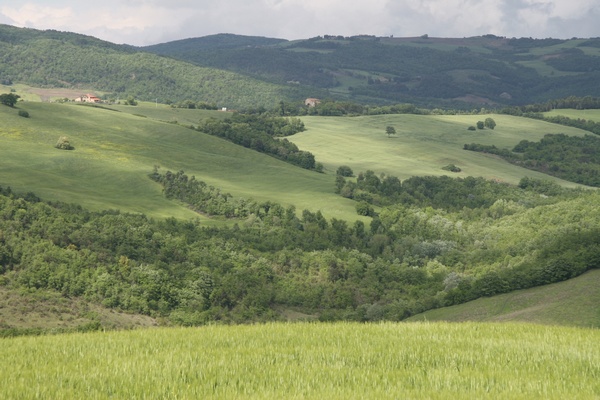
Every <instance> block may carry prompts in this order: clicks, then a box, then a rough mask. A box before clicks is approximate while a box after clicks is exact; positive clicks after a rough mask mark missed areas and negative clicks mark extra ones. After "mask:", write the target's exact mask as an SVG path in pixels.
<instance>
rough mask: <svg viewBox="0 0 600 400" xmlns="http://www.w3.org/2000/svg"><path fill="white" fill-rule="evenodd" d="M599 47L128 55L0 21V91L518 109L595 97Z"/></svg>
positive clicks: (281, 43)
mask: <svg viewBox="0 0 600 400" xmlns="http://www.w3.org/2000/svg"><path fill="white" fill-rule="evenodd" d="M598 41H599V40H598V39H589V40H575V39H572V40H555V39H552V40H535V39H507V38H502V37H496V36H493V35H486V36H482V37H473V38H463V39H441V38H420V39H415V38H413V39H402V38H386V37H381V38H380V37H374V36H357V37H340V36H324V37H315V38H310V39H306V40H298V41H286V40H281V39H269V38H257V37H245V36H236V35H214V36H208V37H204V38H196V39H187V40H183V41H175V42H170V43H164V44H159V45H155V46H149V47H144V48H136V47H133V46H127V45H116V44H113V43H108V42H104V41H101V40H98V39H95V38H93V37H89V36H84V35H78V34H73V33H68V32H58V31H52V30H49V31H38V30H34V29H21V28H15V27H11V26H7V25H0V66H1V67H2V68H0V83H4V84H10V83H12V82H19V83H24V84H28V85H31V86H36V87H64V88H71V89H78V88H90V87H93V88H95V89H96V90H98V91H100V92H103V93H104V95H103V97H104V98H105V99H106V100H116V99H124V98H127V96H133V97H135V98H138V99H140V100H147V101H156V100H158V101H159V102H161V103H177V102H181V101H182V100H184V99H188V100H189V101H191V102H193V103H204V104H210V105H213V104H216V105H217V106H218V107H228V108H235V109H239V110H241V109H251V108H254V107H260V106H262V107H267V108H270V107H273V106H275V105H276V104H277V103H279V102H280V101H282V100H283V101H286V102H292V103H294V102H301V101H303V100H304V99H305V98H307V97H318V98H321V99H327V98H331V99H335V100H338V101H352V102H355V103H362V104H372V105H386V104H393V103H412V104H416V105H418V106H420V107H427V108H431V107H444V108H458V109H471V108H472V107H473V106H486V107H490V106H492V107H498V106H502V105H517V106H520V105H524V104H529V103H534V102H542V101H546V100H547V99H548V98H561V97H566V96H570V95H575V96H586V95H591V96H600V92H599V90H600V89H598V86H597V85H595V82H597V81H598V77H599V74H600V70H599V68H598V65H600V63H599V62H598V56H597V55H596V53H595V51H596V49H597V48H598V44H597V43H598ZM158 55H160V56H158ZM547 55H551V57H548V56H547ZM547 71H550V72H547Z"/></svg>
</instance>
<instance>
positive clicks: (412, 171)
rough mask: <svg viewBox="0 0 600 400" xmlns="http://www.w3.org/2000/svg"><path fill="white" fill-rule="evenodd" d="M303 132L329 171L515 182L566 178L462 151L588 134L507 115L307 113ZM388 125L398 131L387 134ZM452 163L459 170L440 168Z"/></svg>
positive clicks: (299, 140)
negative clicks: (488, 123) (485, 125)
mask: <svg viewBox="0 0 600 400" xmlns="http://www.w3.org/2000/svg"><path fill="white" fill-rule="evenodd" d="M490 116H491V117H493V119H494V120H495V121H496V123H497V126H496V128H495V129H494V130H490V129H485V130H477V131H469V130H467V128H468V127H469V126H470V125H475V124H476V123H477V121H479V120H481V121H483V120H484V119H485V118H487V117H490ZM303 121H304V123H305V125H306V127H307V130H306V131H305V132H302V133H299V134H296V135H294V136H293V137H292V138H291V139H290V140H291V141H293V142H294V143H296V144H297V145H298V147H300V148H301V149H304V150H308V151H310V152H312V153H313V154H314V155H315V157H316V158H317V160H318V161H320V162H321V163H323V164H324V165H325V168H326V170H328V171H330V172H331V171H333V172H335V170H336V169H337V167H339V166H340V165H348V166H350V167H351V168H352V169H353V171H354V172H355V173H358V172H361V171H366V170H369V169H370V170H373V171H374V172H375V173H377V174H379V173H381V172H384V173H386V174H388V175H393V176H397V177H399V178H401V179H406V178H409V177H411V176H415V175H448V174H450V175H451V176H454V177H467V176H476V177H477V176H481V177H484V178H486V179H496V180H499V181H504V182H508V183H512V184H516V183H518V181H519V180H520V179H521V178H522V177H524V176H530V177H535V178H542V179H551V180H554V181H557V182H559V183H560V184H561V185H564V186H569V187H574V186H576V185H575V184H573V183H569V182H565V181H562V180H559V179H557V178H553V177H550V176H548V175H545V174H541V173H538V172H535V171H531V170H526V169H523V168H520V167H517V166H515V165H512V164H509V163H508V162H506V161H504V160H502V159H500V158H498V157H496V156H492V155H486V154H482V153H475V152H470V151H465V150H463V145H464V144H465V143H481V144H485V145H492V144H493V145H496V146H498V147H500V148H507V149H512V148H513V147H514V146H515V145H516V144H517V143H519V142H520V141H521V140H523V139H527V140H532V141H536V140H539V139H541V138H542V137H543V136H544V135H545V134H548V133H565V134H568V135H584V134H585V132H584V131H582V130H579V129H575V128H570V127H565V126H560V125H556V124H551V123H547V122H542V121H537V120H532V119H527V118H520V117H513V116H508V115H451V116H446V115H439V116H438V115H428V116H423V115H381V116H362V117H354V118H347V117H328V118H322V117H305V118H303ZM386 126H393V127H394V128H395V129H396V133H397V134H396V135H395V136H391V137H388V136H387V135H386V133H385V129H386ZM448 164H455V165H456V166H458V167H460V168H461V169H462V172H460V173H456V174H455V173H449V172H447V171H444V170H442V167H444V166H446V165H448Z"/></svg>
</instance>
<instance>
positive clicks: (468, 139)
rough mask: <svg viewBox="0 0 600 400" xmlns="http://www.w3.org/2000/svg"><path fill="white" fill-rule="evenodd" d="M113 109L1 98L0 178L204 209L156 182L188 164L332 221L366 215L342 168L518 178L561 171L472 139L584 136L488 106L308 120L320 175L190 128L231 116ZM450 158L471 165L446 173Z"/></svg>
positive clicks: (113, 205) (131, 203) (87, 201)
mask: <svg viewBox="0 0 600 400" xmlns="http://www.w3.org/2000/svg"><path fill="white" fill-rule="evenodd" d="M110 107H111V108H113V109H114V110H107V109H103V108H94V107H86V106H81V105H75V104H48V103H40V102H19V104H18V108H19V109H23V110H25V111H28V112H29V114H30V115H31V118H21V117H19V116H18V115H17V110H15V109H11V108H8V107H0V141H1V142H2V149H3V162H2V165H1V166H0V185H2V186H11V187H12V188H13V189H15V190H18V191H21V192H27V191H32V192H34V193H36V194H37V195H38V196H41V197H42V198H44V199H47V200H61V201H66V202H71V203H77V204H81V205H82V206H84V207H86V208H90V209H93V210H101V209H120V210H123V211H128V212H141V213H145V214H148V215H150V216H153V217H159V218H163V217H168V216H174V217H177V218H185V219H187V218H203V217H200V216H198V215H197V214H195V213H192V212H191V211H190V210H188V209H187V208H186V207H185V206H183V205H181V204H177V203H175V202H172V201H168V200H167V199H165V198H164V196H163V195H162V192H161V190H162V189H161V187H160V186H159V185H157V184H156V183H154V182H152V181H151V180H150V179H148V177H147V175H148V174H149V173H150V172H152V168H153V166H154V165H160V166H161V167H162V168H163V170H167V169H170V170H172V171H177V170H184V171H185V172H186V173H187V174H188V175H190V176H191V175H195V176H196V177H197V178H198V179H200V180H204V181H205V182H207V183H208V184H211V185H214V186H216V187H219V188H221V189H222V190H224V191H226V192H230V193H231V194H232V195H233V196H236V197H244V198H253V199H255V200H259V201H265V200H272V201H277V202H279V203H281V204H283V205H284V206H287V205H290V204H293V205H295V206H296V209H297V210H298V211H299V212H300V211H302V210H303V209H309V210H311V211H317V210H320V211H322V212H323V214H324V215H325V216H326V217H327V218H332V217H335V218H340V219H346V220H355V219H357V216H356V212H355V209H354V202H352V201H350V200H347V199H344V198H342V197H340V196H337V195H335V194H334V180H335V171H336V169H337V168H338V167H339V166H340V165H349V166H350V167H351V168H352V169H353V170H354V171H355V172H356V173H358V172H361V171H366V170H367V169H371V170H373V171H375V172H376V173H377V174H379V173H381V172H385V173H386V174H391V175H395V176H398V177H400V178H401V179H405V178H408V177H410V176H414V175H442V174H451V175H452V176H459V177H466V176H483V177H485V178H488V179H496V180H499V181H505V182H509V183H513V184H515V183H517V182H518V181H519V180H520V179H521V178H522V177H523V176H531V177H538V178H545V179H552V180H556V179H555V178H551V177H548V176H546V175H543V174H540V173H537V172H533V171H529V170H525V169H522V168H519V167H516V166H514V165H511V164H509V163H507V162H505V161H503V160H500V159H499V158H497V157H494V156H489V155H484V154H481V153H474V152H468V151H465V150H463V149H462V147H463V145H464V144H465V143H472V142H476V143H482V144H495V145H496V146H499V147H504V148H512V147H513V146H514V145H515V144H517V143H518V142H519V141H520V140H522V139H529V140H538V139H539V138H541V137H542V136H543V135H544V134H546V133H560V132H564V133H567V134H572V135H582V134H584V133H585V132H583V131H581V130H577V129H574V128H569V127H564V126H559V125H556V124H550V123H546V122H542V121H536V120H532V119H526V118H518V117H511V116H504V115H493V117H494V118H495V120H496V122H497V127H496V129H495V130H489V129H486V130H482V131H468V130H467V127H468V126H470V125H474V124H476V122H477V121H478V120H482V119H485V118H486V117H488V115H466V116H420V115H383V116H367V117H355V118H337V117H306V118H304V119H303V120H304V122H305V124H306V127H307V130H306V131H305V132H303V133H300V134H297V135H295V136H293V137H290V140H291V141H293V142H295V143H296V144H297V145H298V146H299V147H300V148H301V149H303V150H308V151H311V152H312V153H313V154H315V156H316V158H317V161H318V162H321V163H323V164H324V166H325V173H324V174H319V173H316V172H311V171H307V170H303V169H301V168H297V167H294V166H292V165H290V164H287V163H284V162H281V161H278V160H275V159H274V158H272V157H269V156H266V155H263V154H260V153H257V152H254V151H251V150H248V149H244V148H242V147H239V146H236V145H233V144H231V143H229V142H226V141H224V140H221V139H218V138H215V137H211V136H208V135H205V134H202V133H199V132H196V131H194V130H190V129H187V128H185V127H182V126H180V125H186V126H189V125H197V124H198V123H199V122H200V121H201V120H202V119H205V118H208V117H215V118H224V117H226V116H227V113H223V112H216V111H213V112H209V111H202V110H177V109H172V108H170V107H167V106H164V105H156V104H153V103H143V104H141V105H140V106H138V107H128V106H123V105H121V106H110ZM176 123H179V124H180V125H177V124H176ZM388 125H391V126H394V127H395V128H396V131H397V135H395V136H393V137H389V138H388V137H387V135H386V134H385V128H386V126H388ZM60 136H68V137H69V139H70V140H71V143H72V144H73V146H74V147H75V150H74V151H61V150H57V149H55V148H54V144H55V143H56V142H57V140H58V138H59V137H60ZM451 163H452V164H455V165H457V166H459V167H460V168H462V172H461V173H459V174H452V173H449V172H447V171H444V170H442V167H444V166H446V165H448V164H451ZM559 182H560V183H561V184H563V185H565V186H575V185H574V184H571V183H568V182H564V181H559ZM203 219H204V220H205V221H206V219H205V218H203Z"/></svg>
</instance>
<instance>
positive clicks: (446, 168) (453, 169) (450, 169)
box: [442, 164, 462, 172]
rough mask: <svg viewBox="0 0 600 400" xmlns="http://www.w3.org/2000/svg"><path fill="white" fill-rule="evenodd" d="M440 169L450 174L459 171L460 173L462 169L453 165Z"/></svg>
mask: <svg viewBox="0 0 600 400" xmlns="http://www.w3.org/2000/svg"><path fill="white" fill-rule="evenodd" d="M442 169H443V170H444V171H450V172H460V171H462V169H460V168H459V167H457V166H456V165H454V164H448V165H446V166H445V167H442Z"/></svg>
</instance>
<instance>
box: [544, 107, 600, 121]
mask: <svg viewBox="0 0 600 400" xmlns="http://www.w3.org/2000/svg"><path fill="white" fill-rule="evenodd" d="M544 115H545V116H547V117H556V116H558V115H562V116H564V117H569V118H571V119H585V120H591V121H594V122H598V123H600V110H575V109H560V110H552V111H548V112H545V113H544Z"/></svg>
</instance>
